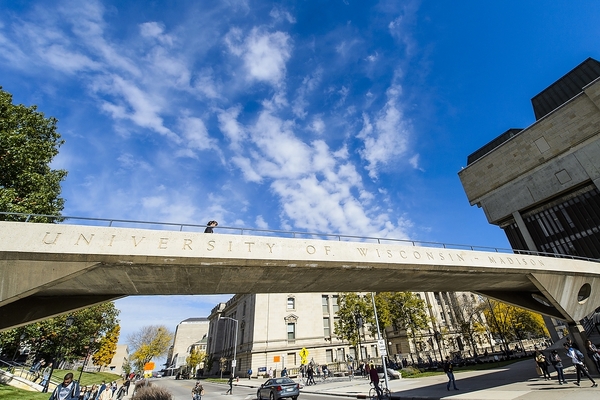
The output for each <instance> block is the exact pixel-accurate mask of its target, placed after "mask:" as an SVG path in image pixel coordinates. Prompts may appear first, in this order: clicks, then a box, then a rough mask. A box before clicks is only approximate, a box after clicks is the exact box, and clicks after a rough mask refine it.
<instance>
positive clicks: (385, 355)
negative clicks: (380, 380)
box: [371, 292, 390, 389]
mask: <svg viewBox="0 0 600 400" xmlns="http://www.w3.org/2000/svg"><path fill="white" fill-rule="evenodd" d="M371 302H372V303H373V312H374V314H375V325H376V326H377V339H378V342H379V343H381V341H382V340H383V339H382V338H381V329H379V317H378V316H377V306H376V305H375V294H374V293H373V292H371ZM379 351H380V352H381V353H383V352H384V351H385V345H384V346H380V348H379ZM386 358H387V354H381V362H382V363H383V377H384V378H385V388H386V389H389V388H390V385H389V383H388V374H387V362H386Z"/></svg>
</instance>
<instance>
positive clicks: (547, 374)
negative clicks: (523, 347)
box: [535, 350, 552, 381]
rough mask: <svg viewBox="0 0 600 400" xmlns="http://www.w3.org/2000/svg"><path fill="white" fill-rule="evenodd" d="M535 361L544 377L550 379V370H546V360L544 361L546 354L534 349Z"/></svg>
mask: <svg viewBox="0 0 600 400" xmlns="http://www.w3.org/2000/svg"><path fill="white" fill-rule="evenodd" d="M535 362H536V363H537V365H538V367H540V371H541V372H542V375H544V379H545V380H547V381H549V380H550V379H552V378H551V377H550V372H548V362H547V361H546V356H545V355H544V353H542V352H541V350H536V351H535Z"/></svg>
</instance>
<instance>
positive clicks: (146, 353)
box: [128, 325, 173, 371]
mask: <svg viewBox="0 0 600 400" xmlns="http://www.w3.org/2000/svg"><path fill="white" fill-rule="evenodd" d="M172 341H173V333H171V331H169V329H168V328H167V327H166V326H164V325H149V326H144V327H142V328H141V329H140V330H139V331H138V332H135V333H133V334H131V335H129V337H128V342H129V346H130V347H131V349H132V350H133V353H132V354H131V361H132V362H133V364H134V366H135V369H136V370H137V371H141V370H143V367H144V364H146V363H147V362H150V361H151V360H152V359H153V358H155V357H160V356H163V355H165V354H166V353H167V351H168V350H169V347H170V346H171V342H172Z"/></svg>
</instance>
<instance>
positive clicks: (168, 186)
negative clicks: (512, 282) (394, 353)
mask: <svg viewBox="0 0 600 400" xmlns="http://www.w3.org/2000/svg"><path fill="white" fill-rule="evenodd" d="M0 15H1V17H0V85H1V86H3V88H4V90H6V91H8V92H10V93H12V94H13V95H14V102H15V103H23V104H26V105H31V104H36V105H38V106H39V109H40V110H41V111H43V112H44V113H45V114H46V115H49V116H54V117H56V118H58V119H59V125H58V127H59V131H60V132H61V134H62V135H63V139H65V141H66V143H65V144H64V146H62V147H61V151H60V155H59V156H58V157H57V159H56V161H55V167H57V168H65V169H67V170H68V171H69V175H68V177H67V179H66V181H65V182H64V184H63V193H62V195H63V197H64V198H65V199H66V207H65V210H64V213H63V214H64V215H72V216H84V217H98V218H122V219H132V220H151V221H167V222H180V223H201V224H204V223H206V222H207V221H208V220H211V219H216V220H218V221H219V224H220V225H221V226H237V227H253V228H265V229H266V228H271V229H286V230H306V231H313V232H326V233H342V234H350V235H356V234H360V235H373V236H382V237H393V238H410V239H415V240H426V241H435V242H446V243H465V244H473V245H482V246H492V247H509V246H508V242H507V240H506V238H505V237H504V234H503V233H502V231H501V230H500V229H499V228H497V227H494V226H490V225H488V224H487V221H486V219H485V216H484V215H483V212H482V211H481V210H480V209H477V208H476V207H471V206H470V205H469V203H468V201H467V199H466V196H465V194H464V192H463V189H462V186H461V184H460V181H459V179H458V175H457V173H458V171H459V170H460V169H461V168H462V167H464V166H465V165H466V158H467V156H468V155H469V154H470V153H472V152H474V151H475V150H477V149H478V148H479V147H481V146H483V145H484V144H486V143H487V142H489V141H490V140H492V139H493V138H495V137H496V136H498V135H499V134H501V133H502V132H504V131H505V130H507V129H509V128H514V127H520V128H524V127H527V126H528V125H530V124H531V123H533V122H534V116H533V111H532V108H531V103H530V99H531V98H532V97H533V96H535V95H536V94H537V93H539V92H540V91H541V90H543V89H544V88H546V87H547V86H549V85H550V84H551V83H553V82H554V81H555V80H557V79H558V78H560V77H561V76H562V75H564V74H565V73H567V72H568V71H569V70H571V69H572V68H574V67H575V66H576V65H578V64H579V63H580V62H582V61H583V60H585V59H586V58H587V57H594V58H599V57H600V40H598V38H599V36H600V35H599V34H600V3H599V2H597V1H591V0H590V1H553V2H550V3H548V2H534V1H503V2H483V1H462V2H440V1H399V0H393V1H380V2H375V1H352V0H339V1H338V0H331V1H281V2H265V1H249V0H248V1H243V0H240V1H237V0H220V1H191V0H190V1H184V0H182V1H169V2H166V1H152V2H148V1H127V2H121V1H95V0H90V1H86V2H78V1H52V2H48V1H15V0H12V1H8V0H0ZM217 232H218V230H217ZM226 298H227V296H207V297H204V296H192V297H178V296H177V297H162V296H161V297H155V298H150V297H141V298H128V299H124V300H119V301H118V302H117V304H118V306H119V308H121V310H122V314H121V319H122V327H123V329H122V332H123V334H124V337H125V336H126V335H127V334H128V333H131V332H133V331H135V330H136V329H138V328H139V327H140V326H143V325H148V324H154V323H165V324H167V325H168V326H170V327H172V328H173V329H174V328H175V325H176V324H177V323H178V322H179V321H181V320H183V319H185V318H188V317H199V316H207V315H208V313H209V311H210V309H211V308H212V307H213V306H214V305H215V304H216V303H217V302H218V301H219V300H224V299H226ZM140 307H142V309H143V310H144V312H143V313H140V312H139V310H140Z"/></svg>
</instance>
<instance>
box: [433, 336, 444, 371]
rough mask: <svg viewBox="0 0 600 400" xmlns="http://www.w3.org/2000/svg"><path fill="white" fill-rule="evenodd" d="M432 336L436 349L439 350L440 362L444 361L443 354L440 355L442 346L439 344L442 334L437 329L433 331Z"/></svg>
mask: <svg viewBox="0 0 600 400" xmlns="http://www.w3.org/2000/svg"><path fill="white" fill-rule="evenodd" d="M433 337H434V338H435V341H436V343H437V347H438V351H439V352H440V362H442V363H443V362H444V356H442V347H441V346H440V342H441V341H442V334H441V333H440V332H439V331H433Z"/></svg>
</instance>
